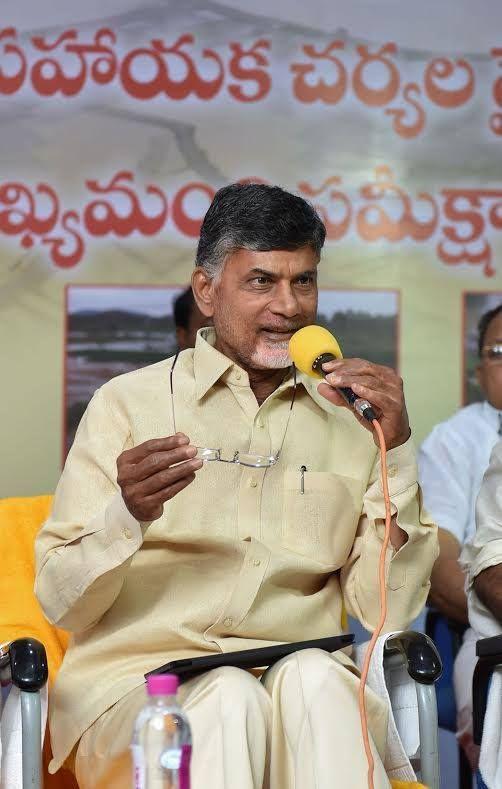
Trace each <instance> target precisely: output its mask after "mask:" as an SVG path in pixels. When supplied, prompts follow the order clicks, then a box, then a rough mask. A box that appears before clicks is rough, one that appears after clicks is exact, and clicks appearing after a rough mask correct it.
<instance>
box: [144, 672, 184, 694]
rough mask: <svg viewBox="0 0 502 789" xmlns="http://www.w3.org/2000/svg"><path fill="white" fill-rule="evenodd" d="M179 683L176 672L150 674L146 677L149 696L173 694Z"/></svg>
mask: <svg viewBox="0 0 502 789" xmlns="http://www.w3.org/2000/svg"><path fill="white" fill-rule="evenodd" d="M179 684H180V681H179V679H178V677H177V676H176V674H151V676H149V677H147V678H146V687H147V690H148V695H149V696H175V695H176V693H177V692H178V687H179Z"/></svg>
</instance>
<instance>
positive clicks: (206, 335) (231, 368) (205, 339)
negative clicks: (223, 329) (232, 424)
mask: <svg viewBox="0 0 502 789" xmlns="http://www.w3.org/2000/svg"><path fill="white" fill-rule="evenodd" d="M215 342H216V333H215V330H214V328H212V327H209V328H207V327H206V328H204V329H199V331H198V332H197V339H196V341H195V350H194V355H193V364H194V377H195V390H196V391H195V399H196V400H201V399H202V398H203V397H204V395H206V394H207V393H208V392H209V390H210V389H211V388H212V387H213V386H214V385H215V383H216V382H217V381H219V380H220V378H222V377H223V376H225V382H226V383H229V384H232V385H234V386H249V377H248V374H247V373H246V372H245V370H243V369H242V367H239V365H238V364H235V362H232V360H231V359H229V358H228V357H227V356H225V355H224V354H223V353H221V352H220V351H218V350H216V348H215V347H214V344H215ZM296 375H297V385H298V384H303V385H304V387H305V389H306V390H307V392H308V393H309V394H310V396H311V397H312V393H313V391H315V390H316V389H317V384H318V383H319V381H314V380H313V379H312V378H308V376H306V375H304V374H303V373H301V372H300V371H298V370H297V373H296ZM290 386H293V376H292V375H289V376H288V378H287V379H286V380H285V381H283V383H282V384H281V385H280V386H279V387H278V388H277V389H276V392H281V391H283V390H284V389H287V388H288V387H290ZM313 399H315V398H313Z"/></svg>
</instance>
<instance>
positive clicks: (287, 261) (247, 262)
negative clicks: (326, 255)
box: [223, 246, 318, 277]
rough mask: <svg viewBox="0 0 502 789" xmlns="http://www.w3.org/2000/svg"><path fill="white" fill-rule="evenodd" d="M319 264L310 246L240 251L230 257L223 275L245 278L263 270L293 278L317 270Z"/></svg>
mask: <svg viewBox="0 0 502 789" xmlns="http://www.w3.org/2000/svg"><path fill="white" fill-rule="evenodd" d="M317 264H318V260H317V255H316V253H315V252H314V250H313V249H312V247H310V246H305V247H301V248H300V249H294V250H287V249H274V250H270V251H266V252H254V251H252V250H250V249H238V250H236V252H233V253H232V254H231V255H230V256H229V257H228V260H227V262H226V264H225V268H224V271H223V273H224V275H225V274H226V273H227V272H228V274H229V275H237V276H243V275H245V274H247V273H249V272H250V271H252V270H253V269H261V270H263V271H269V272H270V273H271V274H275V275H276V276H279V277H292V276H295V275H298V274H300V273H301V272H303V271H312V270H315V269H316V268H317Z"/></svg>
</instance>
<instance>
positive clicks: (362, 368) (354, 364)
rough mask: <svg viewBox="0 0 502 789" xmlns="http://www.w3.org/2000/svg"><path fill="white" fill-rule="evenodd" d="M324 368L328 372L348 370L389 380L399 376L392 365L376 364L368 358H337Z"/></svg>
mask: <svg viewBox="0 0 502 789" xmlns="http://www.w3.org/2000/svg"><path fill="white" fill-rule="evenodd" d="M322 369H323V370H324V372H326V373H330V372H346V373H347V374H349V373H350V374H366V373H369V374H370V375H374V376H375V377H376V378H382V379H384V380H389V379H391V378H393V377H397V376H396V373H395V371H394V370H393V369H392V368H391V367H386V366H385V365H382V364H375V362H370V361H368V359H359V358H354V359H335V360H333V361H331V362H326V363H325V364H323V366H322Z"/></svg>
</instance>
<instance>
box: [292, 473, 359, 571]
mask: <svg viewBox="0 0 502 789" xmlns="http://www.w3.org/2000/svg"><path fill="white" fill-rule="evenodd" d="M362 495H363V485H362V482H361V480H359V479H355V478H354V477H346V476H343V475H342V474H335V473H333V472H330V471H306V472H305V474H304V480H303V493H302V492H301V472H300V469H296V470H294V471H293V470H287V471H286V472H285V474H284V488H283V518H282V543H283V545H284V547H285V548H287V549H288V550H290V551H293V552H294V553H298V554H300V555H302V556H305V557H308V558H310V559H314V560H315V561H316V562H319V563H321V564H323V565H330V566H333V568H334V569H338V568H339V567H342V566H343V565H344V564H345V562H346V561H347V558H348V556H349V554H350V551H351V549H352V545H353V544H354V539H355V535H356V529H357V524H358V522H359V518H360V515H361V511H362Z"/></svg>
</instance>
